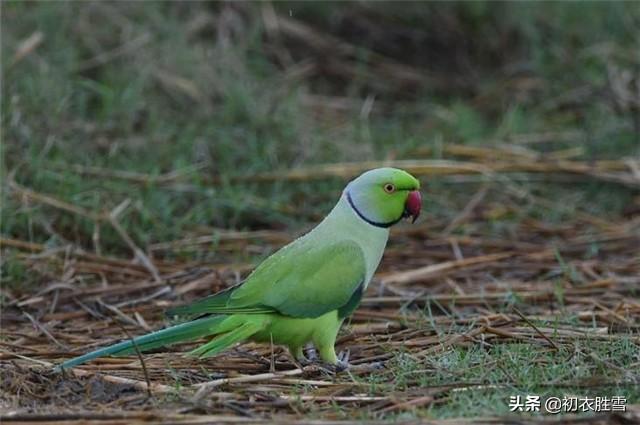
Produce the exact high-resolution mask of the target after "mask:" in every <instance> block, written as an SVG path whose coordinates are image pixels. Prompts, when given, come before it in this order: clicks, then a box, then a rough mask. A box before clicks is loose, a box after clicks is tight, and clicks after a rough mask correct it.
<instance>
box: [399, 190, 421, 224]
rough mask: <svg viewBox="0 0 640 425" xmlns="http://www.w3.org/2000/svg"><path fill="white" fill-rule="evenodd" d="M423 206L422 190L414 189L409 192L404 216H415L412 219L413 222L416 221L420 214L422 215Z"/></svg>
mask: <svg viewBox="0 0 640 425" xmlns="http://www.w3.org/2000/svg"><path fill="white" fill-rule="evenodd" d="M421 207H422V196H420V192H419V191H417V190H414V191H412V192H409V196H407V202H405V204H404V214H403V215H402V216H403V217H413V219H412V220H411V222H412V223H415V222H416V220H417V218H418V216H419V215H420V208H421Z"/></svg>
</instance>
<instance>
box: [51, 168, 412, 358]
mask: <svg viewBox="0 0 640 425" xmlns="http://www.w3.org/2000/svg"><path fill="white" fill-rule="evenodd" d="M419 188H420V183H419V182H418V180H417V179H416V178H415V177H413V176H412V175H410V174H409V173H407V172H405V171H403V170H399V169H395V168H378V169H375V170H370V171H367V172H365V173H364V174H362V175H360V176H359V177H357V178H356V179H354V180H353V181H351V182H350V183H349V184H348V185H347V187H346V188H345V189H344V191H343V192H342V195H341V197H340V200H339V201H338V203H337V204H336V206H335V207H334V208H333V210H332V211H331V212H330V213H329V215H327V216H326V217H325V219H324V220H322V222H321V223H320V224H318V225H317V226H316V227H315V228H314V229H313V230H311V231H310V232H309V233H307V234H305V235H304V236H302V237H300V238H298V239H296V240H295V241H293V242H291V243H290V244H289V245H286V246H285V247H283V248H281V249H280V250H279V251H277V252H276V253H274V254H273V255H271V256H270V257H268V258H267V259H266V260H265V261H264V262H262V264H260V265H259V266H258V267H257V268H256V269H255V270H254V271H253V272H252V273H251V274H250V275H249V276H248V277H247V278H246V280H244V281H243V282H242V283H240V284H239V285H236V286H233V287H231V288H228V289H225V290H223V291H220V292H218V293H216V294H214V295H211V296H209V297H206V298H203V299H201V300H198V301H195V302H193V303H191V304H188V305H185V306H182V307H177V308H174V309H171V310H169V311H167V315H168V316H169V317H173V318H176V317H177V318H181V319H183V320H187V321H186V322H184V323H182V324H178V325H176V326H172V327H169V328H166V329H163V330H160V331H157V332H153V333H150V334H147V335H143V336H139V337H136V338H133V339H130V340H127V341H123V342H120V343H118V344H115V345H112V346H110V347H106V348H103V349H100V350H96V351H93V352H91V353H88V354H85V355H83V356H80V357H76V358H73V359H70V360H67V361H66V362H64V363H62V364H61V365H59V366H58V367H57V369H58V370H60V369H64V368H70V367H73V366H76V365H78V364H81V363H83V362H86V361H88V360H91V359H95V358H97V357H101V356H105V355H127V354H133V353H135V352H136V351H137V350H140V351H146V350H151V349H155V348H159V347H163V346H167V345H171V344H175V343H178V342H184V341H190V340H196V339H199V338H203V337H212V339H211V340H210V341H209V342H207V343H205V344H204V345H202V346H199V347H198V348H196V349H195V350H193V351H191V353H190V354H192V355H196V356H199V357H209V356H213V355H215V354H218V353H220V352H221V351H223V350H225V349H226V348H229V347H230V346H232V345H233V344H235V343H238V342H241V341H244V340H251V341H257V342H266V343H274V344H279V345H284V346H287V347H288V348H289V350H290V352H291V354H292V355H293V356H294V357H295V358H296V359H298V360H300V361H304V360H305V359H304V354H303V347H304V346H305V345H306V344H307V343H309V342H311V343H313V344H314V345H315V346H316V348H317V350H318V353H319V355H320V358H321V359H322V360H323V361H324V362H327V363H329V364H332V365H337V364H338V363H339V360H338V358H337V356H336V353H335V349H334V344H335V341H336V336H337V334H338V331H339V329H340V326H341V325H342V322H343V321H344V319H345V318H346V317H348V316H349V315H350V314H351V313H352V312H353V311H354V310H355V309H356V307H357V306H358V304H359V303H360V300H361V298H362V294H363V293H364V291H365V289H366V288H367V285H368V284H369V281H370V280H371V277H372V276H373V273H374V272H375V270H376V268H377V267H378V264H379V263H380V259H381V258H382V254H383V251H384V248H385V245H386V243H387V239H388V236H389V227H391V226H392V225H394V224H396V223H397V222H399V221H400V220H401V219H402V218H407V217H413V221H415V219H416V218H417V217H418V215H419V213H420V207H421V198H420V192H419V191H418V189H419Z"/></svg>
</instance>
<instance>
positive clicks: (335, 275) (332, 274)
mask: <svg viewBox="0 0 640 425" xmlns="http://www.w3.org/2000/svg"><path fill="white" fill-rule="evenodd" d="M297 242H298V243H293V244H291V245H288V246H286V247H284V248H283V249H281V250H280V251H278V252H277V253H275V254H274V255H272V256H271V257H269V258H267V259H266V260H265V261H264V262H263V263H262V264H261V265H260V266H258V268H256V269H255V270H254V272H253V273H252V274H251V275H250V276H249V277H248V278H247V280H245V281H244V283H243V284H241V285H239V286H236V287H233V288H230V289H229V290H228V291H223V292H219V293H217V294H215V295H212V296H210V297H207V298H204V299H202V300H199V301H196V302H195V303H192V304H189V305H187V306H183V307H178V308H176V309H172V310H169V311H168V312H167V313H168V314H169V315H183V316H194V315H203V314H231V313H247V314H252V313H269V312H271V313H273V312H277V313H280V314H284V315H287V316H292V317H318V316H321V315H323V314H325V313H327V312H329V311H333V310H337V309H339V308H341V307H343V306H345V305H346V304H348V303H349V301H350V300H351V298H352V295H353V294H354V292H356V290H357V289H358V287H359V286H360V285H361V284H362V283H363V281H364V279H365V275H366V266H365V260H364V254H363V252H362V249H361V248H360V246H358V244H357V243H356V242H354V241H350V240H345V241H341V242H337V243H334V244H330V245H324V246H320V247H318V246H317V244H315V243H314V242H315V241H313V240H304V241H303V240H298V241H297Z"/></svg>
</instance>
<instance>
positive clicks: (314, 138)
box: [2, 1, 640, 254]
mask: <svg viewBox="0 0 640 425" xmlns="http://www.w3.org/2000/svg"><path fill="white" fill-rule="evenodd" d="M2 6H3V10H2V14H3V17H2V24H3V25H2V47H3V48H2V70H3V77H4V79H3V95H2V111H3V113H2V140H3V154H4V167H3V171H2V179H3V199H2V204H3V208H2V234H3V235H5V236H6V237H11V238H16V239H21V240H26V241H33V242H38V243H45V244H48V245H49V246H58V245H64V244H66V243H68V242H72V243H74V244H76V245H77V246H80V247H84V248H85V249H87V250H90V251H93V250H94V249H95V247H94V246H93V242H92V235H93V234H94V231H95V226H94V222H93V221H92V220H90V219H85V218H83V217H82V215H79V214H76V213H73V212H69V211H65V210H61V209H59V208H53V207H51V206H50V205H47V204H46V203H44V204H43V203H42V202H33V201H32V200H31V201H30V200H29V199H27V198H28V197H25V196H24V192H21V191H20V190H18V191H15V190H7V189H9V181H10V180H11V179H13V180H14V181H15V182H16V183H17V184H19V185H21V186H20V187H22V188H23V189H24V188H28V189H30V190H33V191H36V192H38V193H40V194H44V195H48V196H51V197H53V198H55V199H56V200H60V201H62V202H66V203H68V204H70V205H73V206H75V207H78V208H82V209H83V210H84V211H85V212H92V213H95V214H99V213H103V212H109V211H111V210H112V209H114V208H116V207H117V206H118V205H122V203H123V202H127V200H128V202H127V203H126V206H127V208H126V209H125V211H123V213H122V214H121V215H120V218H119V220H120V222H121V223H122V224H123V226H124V228H125V229H126V230H127V231H128V232H129V234H130V235H131V236H132V238H133V239H134V240H135V241H136V242H137V243H138V244H139V245H140V246H143V247H144V246H146V245H147V244H149V243H152V242H158V241H167V240H172V239H176V238H180V237H185V236H188V235H201V234H209V233H211V232H212V231H213V229H215V228H237V229H262V228H279V229H283V228H284V229H290V230H291V231H293V232H296V231H299V230H300V229H303V228H304V227H305V226H307V225H309V224H310V223H312V222H314V221H315V220H317V219H318V218H320V217H322V216H323V215H324V214H325V213H326V212H327V211H328V209H329V208H330V206H331V205H332V204H333V203H334V202H335V200H336V197H337V196H338V193H339V190H340V189H341V188H342V186H343V185H344V183H345V179H344V178H333V179H319V180H312V181H309V182H288V181H276V182H271V183H261V182H258V181H253V180H251V179H249V180H243V181H241V182H238V181H236V180H234V179H235V178H238V177H244V178H246V177H248V176H252V175H254V174H256V173H260V172H265V171H279V170H288V169H291V168H295V167H305V166H309V165H314V164H324V163H330V162H339V161H346V162H352V161H363V160H372V159H438V158H442V157H443V148H444V147H446V146H447V145H448V144H468V145H473V146H485V147H490V148H494V147H495V148H499V147H503V146H505V145H509V146H511V147H513V146H516V147H521V148H522V149H523V150H527V151H528V152H531V151H533V152H537V153H544V152H546V151H554V152H557V151H562V150H568V151H567V152H569V155H570V156H571V159H574V160H580V161H592V160H594V159H604V158H624V157H627V156H638V154H639V152H640V151H639V147H638V146H639V137H640V136H639V128H640V118H639V117H638V114H639V112H638V110H639V109H638V108H639V105H638V97H637V87H638V84H639V83H638V70H639V69H640V49H639V48H638V41H639V28H640V8H638V5H637V3H635V2H588V3H578V2H558V3H556V2H543V3H533V2H531V3H521V2H505V3H501V2H447V3H442V2H434V3H421V2H410V3H399V2H392V3H388V2H350V3H347V2H336V3H332V2H275V3H249V2H216V3H207V2H152V1H146V2H22V1H20V2H11V1H7V2H3V3H2ZM634 90H635V91H634ZM629 93H631V95H629ZM634 93H635V94H634ZM630 96H631V97H630ZM633 96H635V97H633ZM92 167H100V170H97V171H96V170H95V169H93V168H92ZM105 170H106V171H105ZM105 173H106V174H105ZM126 173H138V174H126ZM171 173H174V174H171ZM119 175H120V177H118V176H119ZM122 175H124V178H121V177H122ZM167 176H168V179H167V180H165V181H164V182H162V179H163V178H167ZM423 181H426V182H427V181H428V183H429V186H428V189H427V193H428V204H427V205H426V218H423V220H426V221H427V222H429V223H433V226H435V227H438V226H439V225H440V224H439V223H446V222H447V221H448V220H447V219H450V218H451V217H452V216H453V215H455V214H456V213H457V212H459V211H460V209H461V208H463V207H464V205H465V204H466V203H467V202H468V201H469V198H470V197H471V196H472V195H473V194H474V193H476V192H477V191H478V188H479V187H480V184H481V183H482V182H481V181H479V180H478V181H476V182H474V181H473V179H468V180H466V181H455V180H451V179H447V178H442V177H439V176H434V177H429V178H423ZM518 185H519V186H520V189H521V190H524V191H525V192H527V193H534V194H542V195H544V196H546V197H547V198H548V199H549V200H550V202H551V205H549V204H546V205H545V206H544V207H541V206H540V205H537V204H535V203H534V202H524V203H523V204H522V205H521V206H522V210H521V211H519V212H517V213H516V214H515V215H514V216H509V217H506V220H504V221H503V222H502V223H500V224H499V225H496V226H495V229H494V230H495V231H496V232H500V231H504V229H505V227H508V225H509V220H511V221H516V222H517V221H518V220H520V219H522V218H523V217H528V216H532V215H534V216H535V215H537V216H539V217H543V218H544V219H545V220H562V219H563V218H566V217H570V216H571V214H572V213H573V211H574V209H576V208H579V209H582V210H584V211H588V212H591V213H596V214H605V215H616V214H620V213H622V212H623V210H624V208H625V207H627V206H628V205H630V204H631V203H632V202H633V201H632V199H633V193H634V192H632V191H631V190H630V189H628V188H625V187H622V186H619V185H615V184H610V183H605V182H602V181H590V180H588V179H586V180H581V181H577V182H576V181H568V182H560V183H553V182H552V181H545V179H544V176H542V177H540V176H539V177H538V178H536V179H531V180H530V181H524V182H520V183H518ZM498 188H499V185H498ZM492 192H494V193H492V194H491V196H493V197H494V198H498V199H499V198H500V197H501V196H503V197H504V196H506V197H508V196H509V195H508V194H505V193H503V192H504V191H502V190H497V191H492ZM556 207H557V208H556ZM439 219H440V221H439ZM458 230H459V231H462V232H464V231H465V230H464V229H458ZM101 244H102V250H103V251H104V252H107V253H114V254H118V253H123V252H128V249H127V247H126V245H125V244H124V243H123V241H122V239H121V238H120V237H118V235H117V234H115V232H114V231H113V229H111V227H110V226H104V229H102V233H101Z"/></svg>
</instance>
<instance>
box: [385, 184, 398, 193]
mask: <svg viewBox="0 0 640 425" xmlns="http://www.w3.org/2000/svg"><path fill="white" fill-rule="evenodd" d="M383 188H384V191H385V192H387V193H393V192H395V191H396V187H395V186H394V184H393V183H387V184H385V185H384V186H383Z"/></svg>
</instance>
